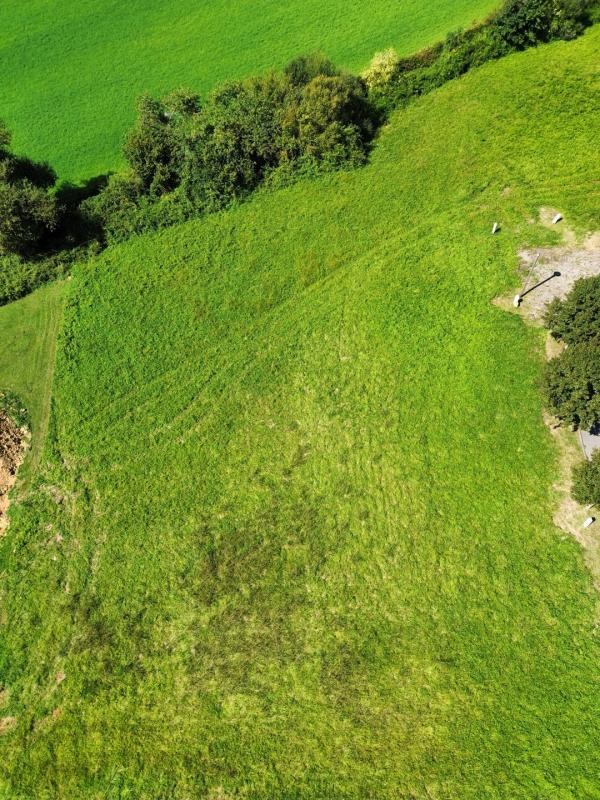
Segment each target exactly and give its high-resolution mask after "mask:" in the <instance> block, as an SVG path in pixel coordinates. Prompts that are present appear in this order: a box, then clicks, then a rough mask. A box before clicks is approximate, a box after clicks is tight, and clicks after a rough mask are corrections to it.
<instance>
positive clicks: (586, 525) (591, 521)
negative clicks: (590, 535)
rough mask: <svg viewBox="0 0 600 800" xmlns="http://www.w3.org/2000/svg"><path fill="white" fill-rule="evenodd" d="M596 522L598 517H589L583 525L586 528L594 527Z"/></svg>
mask: <svg viewBox="0 0 600 800" xmlns="http://www.w3.org/2000/svg"><path fill="white" fill-rule="evenodd" d="M594 522H596V517H588V518H587V519H586V521H585V522H584V523H583V527H584V528H589V527H590V525H593V524H594Z"/></svg>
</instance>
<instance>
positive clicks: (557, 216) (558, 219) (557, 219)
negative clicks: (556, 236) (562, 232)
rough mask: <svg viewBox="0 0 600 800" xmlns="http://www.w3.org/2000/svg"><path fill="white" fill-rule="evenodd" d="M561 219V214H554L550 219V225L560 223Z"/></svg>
mask: <svg viewBox="0 0 600 800" xmlns="http://www.w3.org/2000/svg"><path fill="white" fill-rule="evenodd" d="M562 218H563V216H562V214H556V215H555V216H554V217H553V219H552V224H553V225H556V223H557V222H560V221H561V219H562Z"/></svg>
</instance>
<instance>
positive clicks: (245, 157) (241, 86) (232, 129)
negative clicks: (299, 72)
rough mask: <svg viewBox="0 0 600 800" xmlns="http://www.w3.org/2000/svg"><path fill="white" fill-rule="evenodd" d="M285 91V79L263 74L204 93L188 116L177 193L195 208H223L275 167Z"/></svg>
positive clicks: (287, 87) (288, 90) (287, 90)
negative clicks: (189, 128) (187, 136)
mask: <svg viewBox="0 0 600 800" xmlns="http://www.w3.org/2000/svg"><path fill="white" fill-rule="evenodd" d="M290 93H291V83H290V81H289V79H287V78H286V77H285V76H281V75H275V74H269V75H265V76H262V77H259V78H253V79H250V80H247V81H240V82H235V83H229V84H226V85H225V86H223V87H221V88H219V89H217V90H216V91H215V92H213V93H212V94H211V95H210V96H209V98H208V100H207V102H206V104H205V106H204V108H203V109H202V111H201V112H200V113H199V114H197V115H196V116H195V117H194V120H193V125H192V133H191V136H190V139H189V141H188V143H187V147H186V156H185V159H184V164H183V166H182V193H183V195H184V196H185V197H186V198H187V199H188V200H189V201H191V202H192V203H193V204H194V205H195V207H196V208H198V209H200V210H214V209H219V208H223V207H224V206H226V205H227V204H228V203H230V202H231V201H232V200H234V199H236V198H240V197H244V196H245V195H247V194H248V193H249V192H251V191H252V190H253V189H255V188H256V186H258V184H259V183H260V182H261V181H262V180H263V179H264V177H265V175H266V174H267V173H268V172H269V171H270V170H273V169H275V167H276V166H277V164H278V159H279V150H280V146H281V145H280V143H281V130H282V128H281V117H282V114H283V109H284V107H285V105H286V102H287V100H288V97H289V95H290Z"/></svg>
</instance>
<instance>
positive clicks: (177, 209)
mask: <svg viewBox="0 0 600 800" xmlns="http://www.w3.org/2000/svg"><path fill="white" fill-rule="evenodd" d="M589 21H590V5H589V3H588V0H508V2H507V3H506V4H505V5H504V6H503V8H502V9H501V10H500V11H499V12H498V13H497V14H496V15H495V16H494V17H492V18H490V19H489V20H487V21H486V22H484V23H482V24H480V25H478V26H476V27H473V28H471V29H469V30H467V31H457V32H455V33H452V34H450V35H449V36H448V37H447V38H446V40H445V41H444V42H442V43H438V44H437V45H435V46H433V47H430V48H428V49H427V50H424V51H422V52H420V53H417V54H415V55H413V56H410V57H408V58H399V57H398V55H397V54H396V53H395V52H394V51H393V50H387V51H385V52H384V53H379V54H377V55H376V56H375V57H374V59H373V61H372V62H371V64H370V65H369V67H368V68H367V69H366V70H365V72H364V73H363V75H362V76H360V77H356V76H354V75H350V74H348V73H343V72H341V71H340V70H339V69H337V68H336V67H335V66H334V65H333V64H332V63H331V62H330V61H329V60H328V59H326V58H325V57H324V56H322V55H321V54H311V55H305V56H301V57H299V58H297V59H295V60H294V61H293V62H291V63H290V64H288V66H287V67H286V68H285V69H284V70H283V71H282V72H281V73H274V72H270V73H267V74H265V75H261V76H258V77H253V78H249V79H247V80H243V81H234V82H230V83H226V84H224V85H223V86H220V87H218V88H217V89H215V90H214V91H213V92H212V93H210V94H209V95H208V97H207V98H206V100H205V101H201V99H200V97H199V96H198V95H196V94H195V93H194V92H193V91H191V90H178V91H175V92H172V93H170V94H168V95H167V96H165V97H163V98H160V99H156V98H153V97H151V96H149V95H144V96H142V97H141V98H140V101H139V103H138V113H137V120H136V123H135V125H134V127H133V128H132V130H131V131H129V132H128V133H127V135H126V137H125V140H124V144H123V155H124V157H125V159H126V161H127V163H128V170H127V171H125V172H123V173H120V174H117V175H113V176H111V177H110V178H109V179H108V181H107V182H105V185H103V186H102V185H98V186H96V185H92V186H91V187H90V190H89V191H88V192H84V198H83V199H82V200H81V198H79V199H78V200H76V193H70V194H68V195H67V196H66V198H65V199H66V202H65V203H63V204H61V203H60V202H59V201H60V200H61V194H60V191H59V192H53V191H52V187H54V185H55V182H56V176H55V175H54V173H53V172H52V170H50V169H49V168H48V167H47V166H46V165H39V164H34V163H33V162H31V161H29V160H27V159H17V158H16V157H14V156H12V155H11V154H10V153H9V151H8V146H9V144H10V137H9V135H8V133H7V131H6V129H5V128H4V127H2V128H0V255H3V256H4V257H5V258H4V259H3V260H2V261H0V303H3V302H7V301H8V300H11V299H14V298H15V297H18V296H20V295H22V294H24V293H25V292H26V291H29V290H30V289H31V288H34V287H35V286H36V285H38V284H39V283H40V282H43V281H44V280H45V279H47V278H49V277H52V276H54V275H55V274H57V269H56V266H57V264H59V265H62V266H63V267H64V264H65V260H66V261H67V262H68V260H69V258H66V259H65V258H64V251H65V250H69V251H75V252H76V253H77V250H76V248H79V247H81V246H82V244H83V243H86V242H89V241H98V242H100V243H101V244H108V243H111V242H116V241H122V240H124V239H127V238H128V237H129V236H131V235H134V234H138V233H143V232H144V231H148V230H152V229H156V228H161V227H165V226H168V225H171V224H174V223H177V222H181V221H184V220H186V219H189V218H190V217H195V216H199V215H202V214H206V213H210V212H213V211H218V210H221V209H224V208H227V207H228V206H230V205H231V204H233V203H235V202H238V201H241V200H243V199H244V198H246V197H247V196H248V195H249V194H251V193H252V192H253V191H255V190H256V189H257V188H258V187H259V186H261V185H266V186H271V187H273V186H280V185H282V184H287V183H290V182H293V181H294V180H297V179H298V178H299V177H300V176H307V175H315V174H318V173H322V172H326V171H332V170H337V169H342V168H351V167H356V166H360V165H361V164H363V163H364V162H365V161H366V159H367V156H368V152H369V147H370V144H371V142H372V140H373V137H374V135H375V133H376V130H377V128H378V126H379V125H380V124H381V122H382V121H383V120H384V119H385V117H386V115H387V114H388V113H389V111H391V110H392V109H394V108H397V107H399V106H402V105H405V104H406V103H407V102H408V101H409V100H411V99H412V98H414V97H417V96H419V95H422V94H425V93H427V92H429V91H431V90H432V89H435V88H437V87H439V86H441V85H442V84H444V83H446V82H447V81H449V80H452V79H453V78H456V77H458V76H460V75H462V74H464V73H465V72H467V71H468V70H469V69H471V68H473V67H476V66H478V65H480V64H483V63H484V62H486V61H489V60H491V59H496V58H499V57H500V56H503V55H505V54H507V53H509V52H512V51H515V50H521V49H524V48H525V47H529V46H532V45H535V44H537V43H540V42H546V41H550V40H551V39H557V38H562V39H569V38H573V37H574V36H577V35H578V34H579V33H580V32H581V31H582V30H583V28H584V27H585V25H586V24H588V22H589ZM92 184H94V182H92ZM85 195H88V196H85ZM61 254H62V255H61ZM49 255H51V256H52V257H53V258H52V259H51V260H50V261H47V258H48V256H49ZM40 259H41V261H42V263H41V264H40V263H36V264H35V266H32V264H31V263H30V262H38V261H40Z"/></svg>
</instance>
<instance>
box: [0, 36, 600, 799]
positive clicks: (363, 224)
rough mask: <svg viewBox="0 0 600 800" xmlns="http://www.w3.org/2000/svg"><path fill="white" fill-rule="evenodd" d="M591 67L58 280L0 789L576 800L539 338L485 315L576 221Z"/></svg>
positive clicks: (488, 92) (399, 135)
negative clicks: (56, 340)
mask: <svg viewBox="0 0 600 800" xmlns="http://www.w3.org/2000/svg"><path fill="white" fill-rule="evenodd" d="M599 46H600V28H595V29H592V30H591V31H589V32H588V33H587V34H586V35H585V36H584V37H583V38H582V39H580V40H578V41H576V42H574V43H570V44H564V43H560V44H555V45H551V46H547V47H544V48H540V49H538V50H535V51H529V52H527V53H525V54H522V55H519V56H514V57H510V58H508V59H505V60H503V61H501V62H497V63H494V64H490V65H487V66H486V67H484V68H482V69H480V70H478V71H476V72H474V73H472V74H470V75H469V76H467V77H466V78H464V79H462V80H460V81H457V82H454V83H452V84H449V85H448V86H446V87H445V88H444V89H443V90H442V91H439V92H436V93H433V94H431V95H429V96H427V97H425V98H423V99H422V100H421V101H419V102H417V103H415V104H413V105H412V106H411V107H410V108H409V109H407V110H406V111H404V112H401V113H399V114H397V115H395V116H394V117H393V119H392V122H391V124H390V126H389V127H388V128H386V130H385V131H384V132H383V134H382V137H381V141H380V142H379V144H378V146H377V148H376V151H375V153H374V157H373V161H372V163H371V164H370V165H369V166H368V167H366V168H364V169H362V170H358V171H355V172H352V173H341V174H337V175H334V176H330V177H328V178H327V179H324V180H321V181H315V182H307V183H303V184H299V185H297V186H295V187H292V188H291V189H289V190H286V191H283V192H278V193H276V194H271V195H268V194H264V195H262V196H258V197H256V198H255V199H254V200H253V201H252V202H250V203H248V204H246V205H244V206H243V207H241V208H239V209H237V210H235V211H233V212H228V213H226V214H223V215H221V216H215V217H212V218H207V219H205V220H204V221H198V222H194V223H190V224H187V225H184V226H181V227H179V228H176V229H172V230H169V231H164V232H162V233H160V234H158V235H154V236H148V237H144V238H140V239H138V240H135V241H130V242H129V243H127V244H126V245H124V246H122V247H119V248H114V249H112V250H109V251H107V252H106V253H105V254H104V255H103V256H102V257H101V258H99V259H98V260H97V261H96V262H93V263H90V264H88V265H86V266H84V267H82V268H80V269H79V270H78V271H77V274H76V275H75V277H74V279H73V281H72V282H71V284H70V285H69V287H70V288H69V300H68V306H67V309H66V312H65V326H64V331H63V334H62V338H61V343H60V352H59V361H58V366H57V381H56V391H55V414H54V417H53V419H54V425H53V428H52V432H53V434H52V446H51V448H50V450H51V452H50V451H49V457H50V458H51V463H50V466H49V467H48V471H47V474H46V475H45V477H44V481H43V485H42V486H41V487H40V489H39V490H38V491H37V492H36V493H35V494H32V496H31V498H30V500H29V501H28V502H26V503H24V504H22V505H20V506H19V507H18V508H16V509H15V513H14V514H13V522H12V525H11V528H10V530H9V534H8V536H7V537H6V538H5V540H4V541H3V542H2V544H1V548H0V566H1V569H2V580H3V585H4V588H3V596H2V601H3V609H2V615H3V619H4V620H5V625H4V626H3V638H2V649H1V650H0V670H1V674H2V675H3V683H4V686H5V691H4V693H3V695H2V697H3V700H4V707H3V709H2V714H3V715H4V717H5V719H8V720H9V722H6V723H5V727H6V731H7V732H6V733H5V735H4V736H3V737H0V765H1V766H0V776H1V777H0V786H1V787H2V789H0V796H2V797H7V798H8V797H10V798H11V800H17V798H33V797H35V798H46V797H47V798H55V797H61V798H77V799H78V800H79V798H111V800H112V799H113V798H136V800H138V799H143V798H146V799H147V800H150V799H152V800H156V799H157V798H177V799H178V800H183V799H184V798H191V797H194V798H197V797H206V798H211V800H217V799H218V800H230V799H231V798H236V800H237V799H238V798H244V799H246V798H248V800H250V799H252V800H258V799H260V800H263V798H264V800H267V798H286V799H287V800H292V798H294V800H299V799H300V798H302V799H303V800H304V799H306V800H308V798H310V800H313V799H314V798H327V799H328V800H336V799H339V800H341V799H342V798H343V799H344V800H349V799H350V798H353V799H356V800H358V799H359V798H360V799H361V800H362V799H363V798H367V797H373V798H375V797H376V798H378V800H382V799H384V798H390V800H391V798H394V799H395V800H397V798H401V799H402V800H408V799H409V798H411V800H415V799H416V800H427V799H429V800H431V798H435V800H457V799H458V798H460V800H488V799H489V800H491V799H494V800H499V799H500V798H502V800H509V798H510V800H515V799H517V798H522V800H532V798H544V800H550V799H552V800H559V799H560V800H583V799H584V798H598V797H600V783H599V781H598V775H599V774H600V722H599V720H600V676H599V673H598V666H597V665H598V659H599V657H600V646H599V643H598V638H597V628H596V627H595V625H594V621H595V610H596V609H595V598H594V597H593V595H592V590H591V585H590V580H589V576H588V575H587V574H586V572H585V570H584V567H583V563H582V557H581V554H580V552H579V550H578V547H577V546H576V544H575V543H574V542H573V541H571V540H570V539H568V538H566V537H565V536H563V535H561V534H560V532H559V531H557V530H556V529H555V528H554V527H553V525H552V522H551V519H552V498H551V491H550V487H551V484H552V481H553V476H554V462H555V453H554V451H553V449H552V445H551V441H550V439H549V436H548V434H547V432H546V430H545V428H544V426H543V424H542V421H541V414H540V403H539V398H538V394H537V392H536V389H535V380H536V376H537V374H538V371H539V363H540V360H541V352H540V351H541V339H539V338H538V337H537V335H536V334H535V333H534V332H532V331H531V330H528V329H525V328H524V327H523V325H522V323H521V322H520V320H519V319H517V318H515V317H512V316H511V315H508V314H506V313H504V312H502V311H500V310H499V309H498V308H496V307H494V306H493V305H492V304H491V302H490V301H491V299H492V298H493V297H494V296H495V295H497V294H499V293H501V292H504V291H506V290H507V288H508V287H509V286H510V285H511V284H512V283H513V282H514V281H515V273H514V267H515V264H516V256H515V254H516V251H517V248H518V246H519V245H520V244H523V243H525V242H527V243H529V244H531V243H535V242H541V241H545V242H547V241H549V240H550V239H551V235H552V234H551V233H550V232H548V231H546V230H545V229H542V228H540V227H539V226H538V225H536V224H535V223H534V219H535V218H536V217H537V209H538V207H539V206H541V205H550V206H556V207H558V208H560V209H561V210H562V211H563V213H564V214H565V217H566V219H567V220H568V222H569V224H572V225H573V226H574V227H575V228H576V229H579V230H582V231H583V230H585V229H589V228H591V227H592V226H597V220H598V196H597V194H594V190H593V187H594V182H595V181H596V180H597V141H596V133H597V124H598V119H599V108H598V102H597V97H598V94H597V91H596V90H597V88H598V87H597V83H598V81H597V74H596V72H595V69H596V54H597V52H598V47H599ZM532 108H535V110H536V113H531V109H532ZM494 220H498V221H499V222H500V223H501V225H502V233H501V234H500V235H498V236H495V237H492V236H490V228H491V224H492V222H493V221H494ZM2 791H4V794H2Z"/></svg>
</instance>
